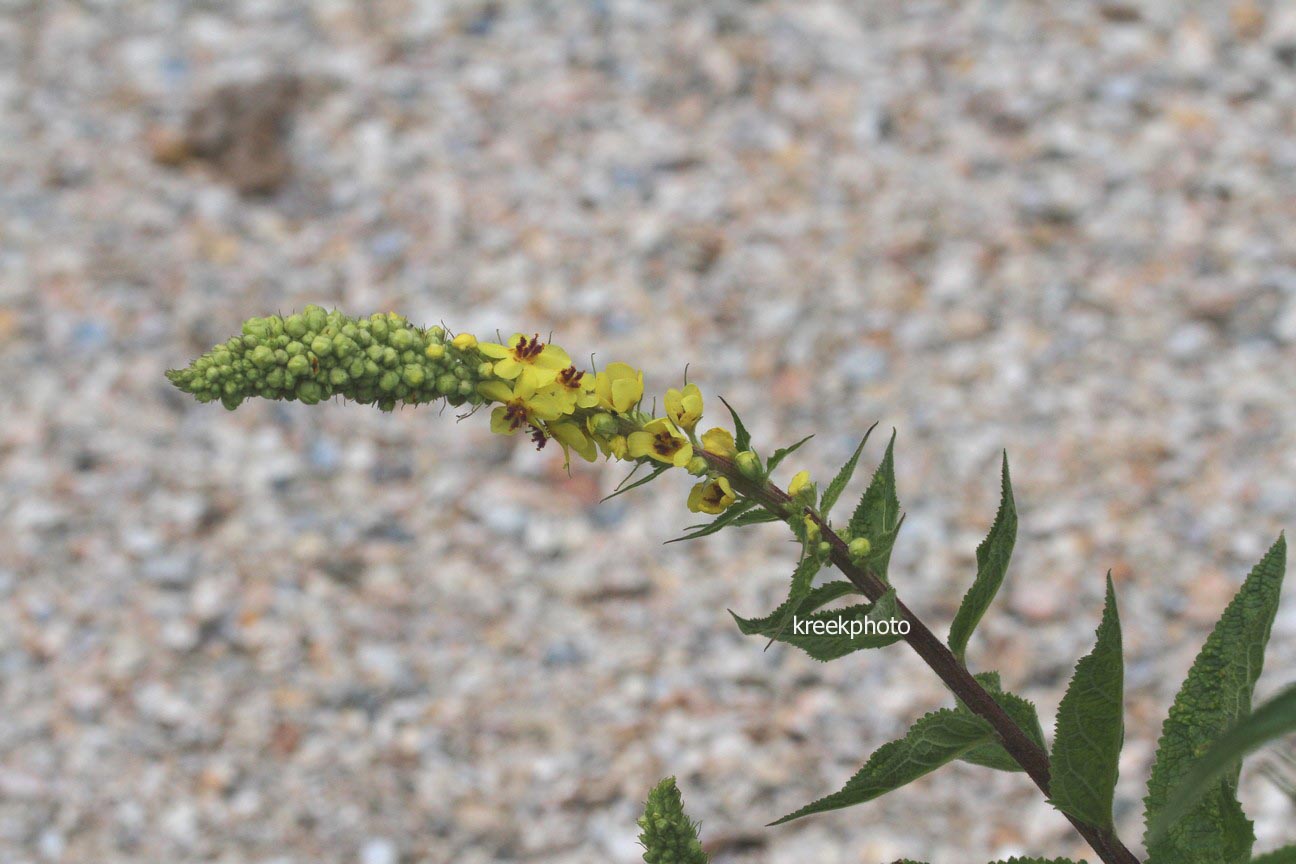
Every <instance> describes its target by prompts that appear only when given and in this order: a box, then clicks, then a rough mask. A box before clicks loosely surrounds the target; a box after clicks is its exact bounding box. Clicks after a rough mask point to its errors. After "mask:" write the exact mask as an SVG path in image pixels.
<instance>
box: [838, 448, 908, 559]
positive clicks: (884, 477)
mask: <svg viewBox="0 0 1296 864" xmlns="http://www.w3.org/2000/svg"><path fill="white" fill-rule="evenodd" d="M900 522H901V519H900V500H899V498H897V497H896V483H895V432H894V431H893V432H892V433H891V440H890V442H888V443H887V448H886V454H885V455H883V457H882V462H881V464H879V465H878V467H877V470H876V471H875V472H874V473H873V480H872V481H871V482H870V483H869V486H868V489H866V490H864V495H863V497H862V498H860V502H859V504H858V505H857V506H856V507H855V513H854V514H853V515H852V516H851V520H850V532H851V536H852V537H864V538H867V539H868V541H869V543H870V544H871V545H872V549H871V550H870V551H869V553H868V555H867V557H866V558H865V560H864V562H863V563H864V565H865V566H867V567H869V568H870V569H871V570H873V572H875V573H876V574H877V575H878V576H879V577H881V578H882V579H886V570H887V564H888V563H889V562H890V560H891V547H892V546H893V545H894V544H895V535H896V532H897V531H898V530H899V528H900Z"/></svg>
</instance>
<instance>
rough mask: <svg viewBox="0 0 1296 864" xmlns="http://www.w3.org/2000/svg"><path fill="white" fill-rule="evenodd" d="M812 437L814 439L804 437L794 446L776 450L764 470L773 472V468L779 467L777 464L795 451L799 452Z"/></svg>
mask: <svg viewBox="0 0 1296 864" xmlns="http://www.w3.org/2000/svg"><path fill="white" fill-rule="evenodd" d="M813 437H814V436H813V435H807V436H806V437H804V438H802V439H801V440H800V441H798V442H796V443H795V444H791V445H789V446H787V447H780V448H778V449H777V450H775V451H774V453H773V455H772V456H770V458H769V463H768V464H767V465H766V466H765V470H766V471H773V470H774V469H775V468H777V467H778V466H779V463H781V462H782V461H783V460H784V459H786V458H787V457H789V456H791V455H792V454H793V453H795V452H796V451H798V450H800V449H801V445H802V444H804V443H806V442H807V441H809V440H810V439H811V438H813Z"/></svg>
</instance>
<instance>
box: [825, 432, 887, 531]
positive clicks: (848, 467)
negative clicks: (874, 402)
mask: <svg viewBox="0 0 1296 864" xmlns="http://www.w3.org/2000/svg"><path fill="white" fill-rule="evenodd" d="M876 428H877V424H876V423H874V424H873V425H872V426H870V427H869V428H868V431H867V432H865V433H864V437H863V438H861V439H860V443H859V446H858V447H856V448H855V452H854V453H852V454H851V457H850V459H848V460H847V461H846V464H845V465H843V466H842V467H841V470H840V471H838V472H837V476H836V477H834V478H833V479H832V482H831V483H829V484H828V488H827V489H825V490H824V493H823V497H822V498H820V499H819V512H820V513H822V514H823V515H824V516H825V517H826V516H827V515H828V511H830V510H832V508H833V505H834V504H836V503H837V499H838V498H840V497H841V494H842V492H845V491H846V484H848V483H850V481H851V477H853V476H854V475H855V466H856V465H857V464H858V463H859V457H860V454H861V453H863V452H864V445H865V444H867V443H868V440H869V436H870V435H872V434H873V430H874V429H876Z"/></svg>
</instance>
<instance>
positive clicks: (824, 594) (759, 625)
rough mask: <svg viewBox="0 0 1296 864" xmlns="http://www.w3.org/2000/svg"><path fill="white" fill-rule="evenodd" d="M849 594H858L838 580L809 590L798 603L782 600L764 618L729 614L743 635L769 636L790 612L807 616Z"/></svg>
mask: <svg viewBox="0 0 1296 864" xmlns="http://www.w3.org/2000/svg"><path fill="white" fill-rule="evenodd" d="M849 594H859V589H858V588H856V587H855V586H854V585H852V584H851V583H849V582H845V581H841V580H838V581H836V582H826V583H824V584H823V585H819V586H818V587H815V588H811V589H810V593H809V594H807V595H806V596H805V597H804V598H802V599H801V600H800V602H794V601H793V600H792V598H788V599H787V600H784V601H783V602H782V603H781V604H780V605H779V607H778V608H777V609H775V610H774V611H773V612H771V613H770V614H768V615H766V616H765V617H764V618H742V617H740V616H738V615H734V613H733V610H730V611H729V614H730V615H733V618H734V621H736V622H737V623H738V629H739V630H741V631H742V632H743V635H745V636H754V635H757V634H759V635H761V636H769V635H770V633H772V632H774V630H775V629H776V628H777V627H778V624H779V622H781V621H783V620H784V619H785V618H786V617H787V616H788V615H789V614H791V612H795V613H796V614H798V615H808V614H809V613H811V612H813V611H814V610H816V609H819V608H820V607H823V606H826V605H828V604H829V603H831V602H832V601H834V600H837V599H839V598H841V597H845V596H847V595H849Z"/></svg>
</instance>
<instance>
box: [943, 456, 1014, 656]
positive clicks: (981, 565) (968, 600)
mask: <svg viewBox="0 0 1296 864" xmlns="http://www.w3.org/2000/svg"><path fill="white" fill-rule="evenodd" d="M1001 489H1002V491H1001V493H1000V497H999V512H998V513H996V514H995V520H994V524H993V525H992V526H991V527H990V533H989V534H987V535H986V538H985V539H984V540H982V541H981V545H979V546H977V550H976V561H977V574H976V579H975V580H974V581H973V582H972V587H971V588H969V589H968V591H967V594H965V595H963V602H962V603H961V604H959V610H958V614H956V615H955V616H954V623H953V624H951V625H950V632H949V646H950V650H951V651H953V652H954V656H955V657H957V658H958V659H959V661H960V662H962V660H963V656H964V654H965V653H966V652H967V644H968V640H969V639H970V638H972V631H973V630H975V629H976V626H977V624H979V623H980V622H981V616H983V615H985V612H986V610H987V609H989V608H990V604H991V603H992V602H993V601H994V598H995V595H996V594H998V593H999V586H1000V585H1002V584H1003V580H1004V574H1005V573H1006V572H1007V571H1008V561H1009V559H1010V558H1012V551H1013V544H1014V543H1015V542H1016V541H1017V505H1016V504H1015V503H1014V502H1013V492H1012V481H1011V480H1010V479H1009V477H1008V454H1007V452H1005V453H1004V456H1003V469H1002V473H1001Z"/></svg>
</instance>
